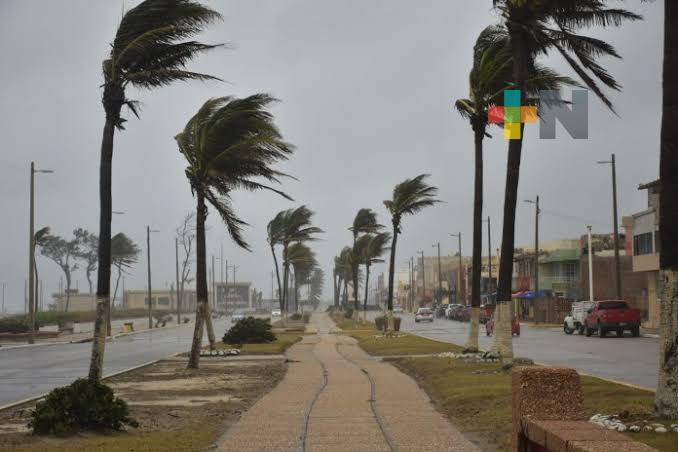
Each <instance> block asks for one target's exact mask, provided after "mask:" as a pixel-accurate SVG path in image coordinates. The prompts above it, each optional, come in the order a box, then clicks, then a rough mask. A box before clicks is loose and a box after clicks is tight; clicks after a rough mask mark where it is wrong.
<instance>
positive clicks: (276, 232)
mask: <svg viewBox="0 0 678 452" xmlns="http://www.w3.org/2000/svg"><path fill="white" fill-rule="evenodd" d="M285 212H286V211H285V210H283V211H280V212H278V214H277V215H276V216H275V217H273V219H272V220H271V221H269V222H268V226H267V227H266V232H267V241H268V244H269V246H270V247H271V254H272V255H273V266H274V267H275V277H276V280H277V282H278V303H279V304H280V312H281V313H282V312H283V308H284V306H283V290H282V284H281V282H280V266H279V265H278V257H277V256H276V253H275V246H276V245H280V244H281V242H280V239H281V237H282V233H283V227H284V218H285Z"/></svg>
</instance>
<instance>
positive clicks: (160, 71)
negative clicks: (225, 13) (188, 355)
mask: <svg viewBox="0 0 678 452" xmlns="http://www.w3.org/2000/svg"><path fill="white" fill-rule="evenodd" d="M220 18H221V16H220V15H219V13H217V12H216V11H214V10H212V9H210V8H207V7H205V6H203V5H201V4H199V3H196V2H194V1H191V0H145V1H143V2H141V3H140V4H139V5H137V6H136V7H134V8H132V9H130V10H129V11H127V12H126V13H125V15H124V16H123V17H122V20H121V21H120V25H119V26H118V30H117V32H116V35H115V39H114V40H113V43H112V44H111V47H110V49H111V50H110V54H109V56H108V58H106V59H105V60H104V61H103V65H102V66H103V67H102V69H103V75H104V84H103V88H104V93H103V97H102V103H103V106H104V111H105V112H106V122H105V124H104V132H103V138H102V141H101V164H100V166H99V198H100V201H101V205H100V216H99V246H98V253H99V268H98V272H97V317H96V321H95V324H94V340H93V343H92V358H91V363H90V370H89V378H90V380H92V381H98V380H99V379H100V378H101V372H102V368H103V361H104V348H105V344H106V337H105V334H104V328H103V326H104V323H105V312H106V309H107V308H106V307H107V305H108V304H109V303H110V293H111V283H110V280H111V215H112V199H111V177H112V168H111V167H112V160H113V136H114V134H115V130H116V129H118V130H122V129H124V127H123V124H124V122H125V119H124V118H122V117H121V115H120V113H121V111H122V107H123V106H127V107H128V108H129V110H130V111H131V112H132V113H133V114H134V115H135V116H137V117H138V116H139V115H138V113H139V112H138V103H137V101H134V100H131V99H129V98H128V97H127V95H126V93H125V91H126V89H127V87H129V86H133V87H135V88H142V89H153V88H159V87H161V86H166V85H169V84H170V83H172V82H174V81H178V80H212V79H215V77H212V76H211V75H206V74H200V73H197V72H190V71H187V70H186V69H185V67H186V64H187V63H188V62H189V61H191V59H193V58H194V57H195V56H197V55H198V54H200V53H203V52H206V51H208V50H210V49H213V48H215V47H216V46H214V45H209V44H203V43H200V42H197V41H187V39H189V38H191V37H192V36H195V35H196V34H197V33H199V32H200V31H201V30H202V29H203V28H205V26H207V25H208V24H209V23H211V22H213V21H215V20H218V19H220Z"/></svg>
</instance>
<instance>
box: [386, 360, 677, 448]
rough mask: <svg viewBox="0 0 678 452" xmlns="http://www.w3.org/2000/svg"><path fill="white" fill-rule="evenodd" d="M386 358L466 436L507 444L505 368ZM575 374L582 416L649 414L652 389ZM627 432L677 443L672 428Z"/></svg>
mask: <svg viewBox="0 0 678 452" xmlns="http://www.w3.org/2000/svg"><path fill="white" fill-rule="evenodd" d="M389 362H391V363H393V364H394V365H395V366H396V367H398V368H399V369H400V370H402V371H403V372H405V373H406V374H408V375H410V376H412V377H413V378H414V380H415V381H416V382H417V383H418V384H419V385H420V386H421V387H422V388H423V389H424V390H425V391H426V393H427V394H428V395H429V397H431V399H432V400H433V401H434V403H435V404H436V406H437V407H438V409H439V410H440V411H441V412H443V413H444V414H445V415H446V416H447V417H448V418H450V420H451V421H452V423H453V424H454V425H455V426H457V427H458V428H459V429H460V430H461V431H462V432H463V433H465V434H467V435H468V436H469V437H470V438H471V439H475V440H477V441H479V442H480V443H482V444H484V445H487V446H488V447H487V449H489V450H499V451H504V450H509V449H510V443H511V428H512V427H511V386H510V384H511V374H510V372H501V371H500V372H498V373H497V372H495V371H497V370H498V369H499V367H498V366H497V364H470V363H464V362H463V361H461V360H458V359H453V358H449V359H444V358H433V357H431V358H393V359H390V360H389ZM581 378H582V387H583V391H584V411H585V414H586V415H587V416H588V417H590V416H592V415H593V414H596V413H601V414H617V413H620V412H622V411H628V412H629V420H638V421H640V420H644V419H648V420H650V415H651V412H652V404H653V401H654V393H652V392H650V391H645V390H642V389H636V388H632V387H629V386H625V385H621V384H616V383H611V382H608V381H605V380H601V379H599V378H595V377H589V376H582V377H581ZM626 422H627V423H628V420H627V421H626ZM664 423H665V424H666V422H664ZM629 436H630V437H631V438H634V439H635V440H637V441H640V442H644V443H646V444H648V445H650V446H652V447H655V448H657V449H659V450H660V451H673V450H675V445H676V444H677V443H678V434H676V433H665V434H663V435H661V434H656V433H655V434H645V433H639V434H631V435H629Z"/></svg>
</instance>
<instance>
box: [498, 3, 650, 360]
mask: <svg viewBox="0 0 678 452" xmlns="http://www.w3.org/2000/svg"><path fill="white" fill-rule="evenodd" d="M493 5H494V7H495V9H496V10H497V11H498V12H499V13H500V14H501V16H502V20H503V24H504V26H505V27H506V29H507V31H508V35H509V42H510V47H511V56H512V82H513V88H514V89H517V90H520V105H526V104H527V94H528V92H529V89H530V87H529V81H530V78H531V74H532V73H533V72H534V67H535V64H536V62H535V60H536V58H537V56H538V55H548V54H549V53H551V52H557V53H558V54H560V55H561V56H562V57H563V58H564V60H565V61H566V62H567V63H568V65H569V66H570V67H571V68H572V69H573V70H574V72H575V73H576V74H577V76H578V77H579V79H581V81H582V82H583V84H584V85H585V86H586V87H588V88H589V89H590V90H591V91H593V92H594V93H595V94H596V95H597V96H598V98H599V99H600V100H601V101H602V102H603V103H604V104H605V105H606V106H607V107H608V108H610V109H612V103H611V101H610V100H609V99H608V97H607V96H606V94H605V93H604V92H603V90H602V89H601V87H600V86H599V85H598V82H597V81H599V82H600V83H602V84H603V85H605V86H607V87H608V88H610V89H613V90H620V89H621V87H620V85H619V84H618V83H617V82H616V80H615V79H614V77H613V76H612V75H611V74H610V73H609V72H607V70H606V69H605V68H604V67H602V66H601V65H600V59H601V58H602V57H605V56H612V57H617V58H619V54H618V53H617V52H616V50H615V49H614V47H613V46H612V45H610V44H609V43H607V42H605V41H602V40H600V39H597V38H593V37H590V36H584V35H580V34H577V33H578V31H579V30H581V29H582V28H586V27H590V26H592V25H598V26H601V27H609V26H615V27H617V26H620V25H621V24H622V23H623V22H624V21H626V20H638V19H641V17H640V16H639V15H637V14H634V13H632V12H629V11H626V10H624V9H619V8H607V7H606V5H605V1H603V0H587V1H574V0H549V1H548V2H545V1H543V0H493ZM524 136H525V134H524V124H521V126H520V137H519V138H518V139H512V140H510V141H509V145H508V159H507V164H506V189H505V199H504V215H503V230H502V243H501V253H500V256H501V258H500V262H499V281H498V285H497V308H496V311H495V312H496V316H497V326H496V327H495V329H496V330H497V333H498V334H495V343H496V347H495V348H496V349H497V351H498V352H499V353H500V354H501V355H502V359H504V360H508V361H510V360H511V359H512V357H513V350H512V345H511V343H510V342H511V339H510V321H511V320H510V318H511V307H510V300H511V279H512V268H513V252H514V246H515V219H516V203H517V198H518V179H519V175H520V159H521V153H522V146H523V138H524Z"/></svg>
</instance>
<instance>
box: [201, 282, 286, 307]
mask: <svg viewBox="0 0 678 452" xmlns="http://www.w3.org/2000/svg"><path fill="white" fill-rule="evenodd" d="M215 287H216V291H217V302H216V306H215V307H214V308H215V309H217V310H219V311H226V312H234V311H250V310H255V309H256V308H257V307H256V306H255V303H254V301H253V297H252V283H250V282H236V283H233V282H230V283H226V282H220V283H216V284H215ZM292 297H294V292H292ZM289 299H290V300H292V298H289ZM289 310H290V311H292V310H293V309H292V306H289Z"/></svg>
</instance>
